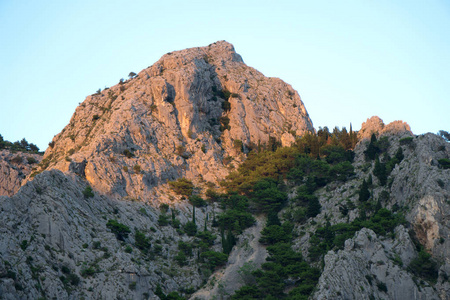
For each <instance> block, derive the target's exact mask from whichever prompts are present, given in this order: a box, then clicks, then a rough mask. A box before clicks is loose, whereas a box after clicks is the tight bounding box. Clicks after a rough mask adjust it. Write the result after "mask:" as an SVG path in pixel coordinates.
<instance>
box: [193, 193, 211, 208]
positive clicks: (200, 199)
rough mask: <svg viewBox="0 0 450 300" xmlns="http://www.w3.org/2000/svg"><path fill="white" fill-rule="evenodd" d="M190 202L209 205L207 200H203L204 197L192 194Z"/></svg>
mask: <svg viewBox="0 0 450 300" xmlns="http://www.w3.org/2000/svg"><path fill="white" fill-rule="evenodd" d="M189 202H190V203H191V204H192V205H193V206H195V207H203V206H206V205H207V203H206V201H205V200H203V198H202V197H200V196H197V195H192V196H190V197H189Z"/></svg>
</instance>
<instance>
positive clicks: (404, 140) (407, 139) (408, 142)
mask: <svg viewBox="0 0 450 300" xmlns="http://www.w3.org/2000/svg"><path fill="white" fill-rule="evenodd" d="M413 140H414V138H413V137H405V138H402V139H400V145H402V146H405V145H407V146H411V145H412V144H413V142H414V141H413Z"/></svg>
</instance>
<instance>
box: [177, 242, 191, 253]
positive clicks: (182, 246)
mask: <svg viewBox="0 0 450 300" xmlns="http://www.w3.org/2000/svg"><path fill="white" fill-rule="evenodd" d="M178 250H179V251H181V252H183V253H184V254H186V255H188V256H192V245H191V244H189V243H185V242H183V241H179V242H178Z"/></svg>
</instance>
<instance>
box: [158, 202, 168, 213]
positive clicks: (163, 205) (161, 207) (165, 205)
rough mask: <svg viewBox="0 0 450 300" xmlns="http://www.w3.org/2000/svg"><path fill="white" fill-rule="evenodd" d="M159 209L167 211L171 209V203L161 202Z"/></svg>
mask: <svg viewBox="0 0 450 300" xmlns="http://www.w3.org/2000/svg"><path fill="white" fill-rule="evenodd" d="M159 209H160V210H161V211H162V212H164V213H167V211H168V210H169V204H167V203H161V204H160V205H159Z"/></svg>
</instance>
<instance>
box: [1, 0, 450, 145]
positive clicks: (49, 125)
mask: <svg viewBox="0 0 450 300" xmlns="http://www.w3.org/2000/svg"><path fill="white" fill-rule="evenodd" d="M218 40H226V41H228V42H230V43H232V44H233V45H234V46H235V48H236V51H237V52H238V53H239V54H241V55H242V57H243V59H244V61H245V62H246V63H247V64H248V65H250V66H252V67H254V68H256V69H258V70H259V71H261V72H262V73H264V74H265V75H266V76H271V77H279V78H281V79H283V80H284V81H286V82H288V83H289V84H291V85H292V86H293V87H294V88H295V89H296V90H297V91H298V92H299V94H300V96H301V97H302V99H303V102H304V103H305V105H306V109H307V110H308V112H309V114H310V117H311V119H312V121H313V123H314V126H315V127H316V128H318V127H319V126H322V127H323V126H328V127H330V128H333V127H334V126H339V127H342V126H346V127H347V128H348V126H349V124H350V122H351V123H352V125H353V128H354V129H359V128H360V126H361V123H362V122H364V121H365V120H366V119H367V118H368V117H370V116H372V115H378V116H379V117H381V118H382V119H383V120H384V122H385V123H388V122H391V121H394V120H403V121H406V122H408V123H409V124H410V126H411V128H412V130H413V132H414V133H415V134H421V133H425V132H434V133H436V132H437V131H438V130H441V129H442V130H447V131H449V130H450V118H449V116H450V2H449V1H447V0H442V1H434V0H428V1H422V0H420V1H416V0H408V1H394V0H377V1H374V0H370V1H364V0H355V1H351V0H349V1H345V0H343V1H311V0H308V1H298V0H297V1H283V0H278V1H263V0H258V1H248V0H245V1H243V0H240V1H233V0H232V1H211V0H209V1H185V0H184V1H170V0H166V1H152V0H143V1H140V0H133V1H114V0H108V1H106V0H105V1H103V0H95V1H92V0H89V1H88V0H77V1H47V0H41V1H34V0H33V1H32V0H28V1H27V0H21V1H15V0H0V71H1V72H0V134H1V135H3V137H4V138H5V139H7V140H10V141H16V140H19V139H21V138H23V137H26V138H27V140H28V141H29V142H33V143H35V144H37V145H38V146H39V147H40V148H41V150H45V149H46V148H47V145H48V143H49V142H50V141H51V139H52V138H53V136H54V135H56V134H57V133H59V132H60V131H61V130H62V129H63V128H64V126H65V125H67V124H68V123H69V120H70V118H71V116H72V114H73V112H74V111H75V108H76V107H77V105H78V104H79V103H81V102H83V101H84V99H85V97H86V96H87V95H90V94H92V93H94V92H95V91H96V90H98V89H99V88H102V89H103V88H105V87H106V86H112V85H115V84H117V83H118V82H119V80H120V79H121V78H126V77H127V75H128V74H129V72H130V71H134V72H136V73H137V72H139V71H140V70H142V69H144V68H146V67H148V66H150V65H152V64H153V63H154V62H156V61H157V60H158V59H159V58H160V57H161V56H162V55H163V54H165V53H167V52H170V51H173V50H181V49H184V48H189V47H197V46H206V45H208V44H210V43H213V42H215V41H218Z"/></svg>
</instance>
